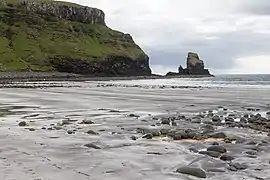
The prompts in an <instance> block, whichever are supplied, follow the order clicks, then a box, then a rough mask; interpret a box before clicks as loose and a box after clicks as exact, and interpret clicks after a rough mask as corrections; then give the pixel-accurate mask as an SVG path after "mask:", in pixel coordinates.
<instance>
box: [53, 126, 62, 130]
mask: <svg viewBox="0 0 270 180" xmlns="http://www.w3.org/2000/svg"><path fill="white" fill-rule="evenodd" d="M54 129H55V130H61V129H63V128H62V127H61V126H55V127H54Z"/></svg>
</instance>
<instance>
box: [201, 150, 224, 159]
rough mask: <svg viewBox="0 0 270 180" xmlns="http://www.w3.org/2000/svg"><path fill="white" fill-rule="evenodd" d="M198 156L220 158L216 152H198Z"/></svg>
mask: <svg viewBox="0 0 270 180" xmlns="http://www.w3.org/2000/svg"><path fill="white" fill-rule="evenodd" d="M199 154H204V155H207V156H210V157H214V158H219V157H220V156H221V154H220V153H219V152H216V151H200V152H199Z"/></svg>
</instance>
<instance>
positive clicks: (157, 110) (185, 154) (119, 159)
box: [0, 82, 270, 180]
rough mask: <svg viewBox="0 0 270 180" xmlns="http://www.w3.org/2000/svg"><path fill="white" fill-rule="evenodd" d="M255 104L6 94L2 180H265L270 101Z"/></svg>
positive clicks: (193, 92) (93, 91)
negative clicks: (49, 179)
mask: <svg viewBox="0 0 270 180" xmlns="http://www.w3.org/2000/svg"><path fill="white" fill-rule="evenodd" d="M98 83H99V82H98ZM98 83H96V84H98ZM30 84H31V83H30ZM230 92H233V93H230ZM267 93H268V94H267ZM164 94H166V96H164ZM257 94H258V90H253V89H229V88H227V89H226V88H222V89H214V88H210V89H207V88H204V89H190V88H188V89H173V88H171V89H170V88H165V89H160V88H153V89H146V88H140V89H136V88H130V87H113V86H112V87H110V88H105V87H103V86H96V85H95V86H94V87H91V88H88V87H87V86H86V87H83V88H82V87H78V88H66V87H63V88H49V89H45V90H43V89H42V90H40V89H20V90H19V91H18V90H17V89H16V88H15V89H1V94H0V98H1V100H2V103H1V104H0V115H1V122H0V137H1V138H0V143H1V144H3V146H2V148H1V156H0V161H2V163H1V165H0V167H1V168H0V172H1V173H0V178H1V177H2V176H1V175H5V176H7V177H9V178H10V179H12V177H13V176H16V177H19V175H20V177H25V179H42V178H43V179H46V178H49V177H50V178H51V179H63V175H68V177H66V179H67V180H72V179H78V180H84V179H87V178H89V177H91V179H94V180H97V179H114V178H115V179H117V178H118V177H119V176H121V177H123V178H122V179H130V178H129V177H130V176H129V175H130V174H133V176H132V178H131V179H132V180H133V179H134V180H135V179H140V178H145V179H146V178H150V179H154V178H155V179H183V180H189V179H197V178H202V179H220V180H226V179H231V180H238V179H248V180H249V179H250V180H253V179H263V180H267V179H269V167H270V156H269V154H270V150H269V149H270V148H269V147H270V136H269V133H270V112H269V111H270V105H269V104H267V102H269V96H268V95H269V91H267V89H266V90H262V89H261V92H260V93H259V95H257ZM262 94H263V95H262ZM255 95H256V97H255ZM260 95H261V96H260ZM36 167H38V168H36ZM48 172H54V173H55V174H56V176H54V177H51V173H48ZM23 180H24V179H23Z"/></svg>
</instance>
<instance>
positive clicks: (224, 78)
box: [98, 74, 270, 88]
mask: <svg viewBox="0 0 270 180" xmlns="http://www.w3.org/2000/svg"><path fill="white" fill-rule="evenodd" d="M98 83H102V84H110V85H114V86H124V87H131V86H135V87H153V86H154V87H156V86H163V87H164V88H171V87H174V88H175V87H221V88H222V87H234V88H235V87H239V88H270V74H266V75H264V74H258V75H255V74H254V75H217V76H215V77H206V78H172V79H147V80H123V81H107V82H98Z"/></svg>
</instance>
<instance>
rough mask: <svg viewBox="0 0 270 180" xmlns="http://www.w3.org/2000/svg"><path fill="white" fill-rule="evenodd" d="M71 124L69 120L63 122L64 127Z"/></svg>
mask: <svg viewBox="0 0 270 180" xmlns="http://www.w3.org/2000/svg"><path fill="white" fill-rule="evenodd" d="M69 124H71V122H70V121H69V120H66V119H65V120H62V123H61V125H62V126H64V125H69Z"/></svg>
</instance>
